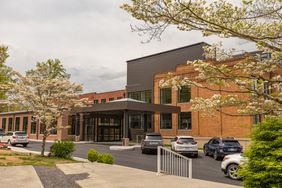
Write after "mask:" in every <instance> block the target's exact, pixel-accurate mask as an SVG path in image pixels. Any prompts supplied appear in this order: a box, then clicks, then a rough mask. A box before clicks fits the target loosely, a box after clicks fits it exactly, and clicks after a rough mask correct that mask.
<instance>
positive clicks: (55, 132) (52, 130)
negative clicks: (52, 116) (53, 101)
mask: <svg viewBox="0 0 282 188" xmlns="http://www.w3.org/2000/svg"><path fill="white" fill-rule="evenodd" d="M57 124H58V122H57V121H55V122H53V127H57ZM50 134H53V135H56V134H57V129H56V128H53V129H51V130H50Z"/></svg>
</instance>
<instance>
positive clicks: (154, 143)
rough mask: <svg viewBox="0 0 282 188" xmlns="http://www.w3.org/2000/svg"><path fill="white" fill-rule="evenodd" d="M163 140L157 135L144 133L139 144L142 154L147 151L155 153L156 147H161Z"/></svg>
mask: <svg viewBox="0 0 282 188" xmlns="http://www.w3.org/2000/svg"><path fill="white" fill-rule="evenodd" d="M163 145H164V143H163V138H162V136H161V134H159V133H146V134H145V137H144V139H143V140H142V142H141V150H142V153H146V152H147V151H155V152H156V151H157V149H158V146H163Z"/></svg>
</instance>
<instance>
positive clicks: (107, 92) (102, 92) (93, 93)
mask: <svg viewBox="0 0 282 188" xmlns="http://www.w3.org/2000/svg"><path fill="white" fill-rule="evenodd" d="M119 91H124V92H125V91H126V89H119V90H114V91H105V92H100V93H98V92H89V93H82V94H80V96H81V95H87V94H96V95H97V94H98V95H99V94H104V93H113V92H119Z"/></svg>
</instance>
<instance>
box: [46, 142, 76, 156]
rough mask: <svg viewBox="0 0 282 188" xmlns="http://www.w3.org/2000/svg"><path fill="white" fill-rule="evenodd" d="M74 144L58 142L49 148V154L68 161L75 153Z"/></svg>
mask: <svg viewBox="0 0 282 188" xmlns="http://www.w3.org/2000/svg"><path fill="white" fill-rule="evenodd" d="M74 147H75V146H74V143H73V142H71V141H58V142H55V143H54V144H53V145H52V146H51V147H50V152H51V154H52V155H54V156H55V157H59V158H64V159H69V158H71V155H72V153H73V152H74V151H75V148H74Z"/></svg>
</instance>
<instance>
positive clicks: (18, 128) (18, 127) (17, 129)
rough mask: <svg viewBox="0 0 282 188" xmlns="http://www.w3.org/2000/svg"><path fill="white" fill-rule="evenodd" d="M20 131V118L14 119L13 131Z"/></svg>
mask: <svg viewBox="0 0 282 188" xmlns="http://www.w3.org/2000/svg"><path fill="white" fill-rule="evenodd" d="M19 130H20V117H16V122H15V131H19Z"/></svg>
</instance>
